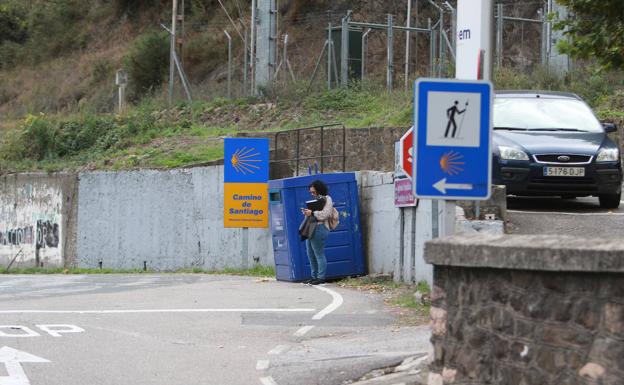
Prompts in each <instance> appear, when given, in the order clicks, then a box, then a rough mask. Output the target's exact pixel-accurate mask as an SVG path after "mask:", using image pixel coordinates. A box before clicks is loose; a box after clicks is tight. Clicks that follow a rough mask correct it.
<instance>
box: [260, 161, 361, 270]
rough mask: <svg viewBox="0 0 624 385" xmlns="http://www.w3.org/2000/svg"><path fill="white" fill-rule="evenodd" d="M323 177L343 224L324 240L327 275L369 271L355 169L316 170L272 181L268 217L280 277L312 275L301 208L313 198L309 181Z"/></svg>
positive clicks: (270, 183)
mask: <svg viewBox="0 0 624 385" xmlns="http://www.w3.org/2000/svg"><path fill="white" fill-rule="evenodd" d="M316 179H319V180H321V181H323V182H324V183H325V184H326V185H327V187H328V189H329V195H330V196H331V197H332V200H333V202H334V207H336V209H337V210H338V212H339V214H340V224H339V225H338V227H337V228H336V229H334V230H332V231H331V232H330V234H329V237H328V238H327V241H326V242H325V256H326V257H327V274H326V278H327V279H332V278H341V277H347V276H354V275H364V274H366V265H365V262H364V252H363V248H362V231H361V226H360V210H359V205H360V202H359V197H358V188H357V182H356V180H355V174H354V173H352V172H351V173H332V174H316V175H307V176H300V177H294V178H285V179H275V180H271V181H269V220H270V226H271V233H272V237H273V254H274V256H275V275H276V278H277V279H278V280H280V281H303V280H305V279H309V278H310V277H311V276H310V262H309V260H308V254H307V252H306V247H305V242H304V241H302V240H301V238H300V236H299V225H300V224H301V222H302V221H303V218H304V217H303V214H301V208H302V207H305V201H307V200H310V193H309V191H308V185H309V184H310V183H312V182H313V181H314V180H316Z"/></svg>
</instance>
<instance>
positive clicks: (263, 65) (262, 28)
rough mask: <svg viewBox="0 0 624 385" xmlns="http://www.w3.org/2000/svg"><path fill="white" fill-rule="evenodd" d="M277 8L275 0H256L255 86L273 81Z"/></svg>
mask: <svg viewBox="0 0 624 385" xmlns="http://www.w3.org/2000/svg"><path fill="white" fill-rule="evenodd" d="M276 15H277V10H276V9H275V0H258V33H257V36H256V57H257V59H258V62H257V65H256V74H255V80H256V84H255V88H256V89H257V88H258V87H259V86H262V85H267V84H269V83H270V82H271V81H273V74H274V73H275V69H276V65H275V58H276V56H275V55H276V46H277V44H276V43H277V42H276V39H277V37H276V36H275V33H276V30H275V27H276V25H275V21H276Z"/></svg>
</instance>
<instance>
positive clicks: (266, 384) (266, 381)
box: [260, 376, 277, 385]
mask: <svg viewBox="0 0 624 385" xmlns="http://www.w3.org/2000/svg"><path fill="white" fill-rule="evenodd" d="M260 382H261V383H262V385H277V382H275V380H274V379H273V377H271V376H269V377H260Z"/></svg>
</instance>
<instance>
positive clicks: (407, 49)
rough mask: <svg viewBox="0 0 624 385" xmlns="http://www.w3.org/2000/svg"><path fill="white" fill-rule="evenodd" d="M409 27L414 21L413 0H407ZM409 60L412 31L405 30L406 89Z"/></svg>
mask: <svg viewBox="0 0 624 385" xmlns="http://www.w3.org/2000/svg"><path fill="white" fill-rule="evenodd" d="M405 19H406V20H405V25H406V26H407V28H409V27H411V22H412V0H407V17H406V18H405ZM409 60H410V31H409V30H407V31H405V91H407V90H408V88H409Z"/></svg>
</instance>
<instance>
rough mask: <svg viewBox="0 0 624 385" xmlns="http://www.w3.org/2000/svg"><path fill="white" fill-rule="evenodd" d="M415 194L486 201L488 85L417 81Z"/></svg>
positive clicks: (488, 180)
mask: <svg viewBox="0 0 624 385" xmlns="http://www.w3.org/2000/svg"><path fill="white" fill-rule="evenodd" d="M414 127H415V130H416V132H415V140H414V151H413V152H414V167H413V174H414V175H413V178H412V180H413V181H414V194H415V195H416V197H418V198H427V199H447V200H455V199H460V200H485V199H488V198H489V196H490V184H491V175H492V152H491V142H492V129H491V127H492V84H491V83H489V82H484V81H457V80H442V79H419V80H417V81H416V84H415V87H414Z"/></svg>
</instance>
